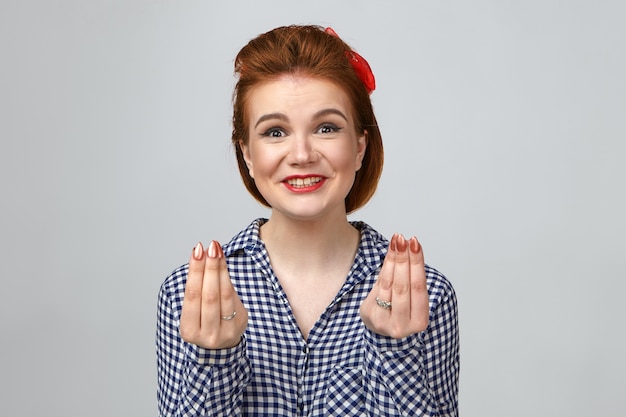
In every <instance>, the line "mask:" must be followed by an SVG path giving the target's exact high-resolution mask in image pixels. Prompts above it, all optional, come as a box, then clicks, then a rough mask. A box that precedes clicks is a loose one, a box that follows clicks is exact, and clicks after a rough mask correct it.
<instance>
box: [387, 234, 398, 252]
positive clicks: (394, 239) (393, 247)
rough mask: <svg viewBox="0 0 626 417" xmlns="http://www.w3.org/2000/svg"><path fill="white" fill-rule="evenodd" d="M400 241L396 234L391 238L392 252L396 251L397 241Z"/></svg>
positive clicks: (390, 246) (390, 247)
mask: <svg viewBox="0 0 626 417" xmlns="http://www.w3.org/2000/svg"><path fill="white" fill-rule="evenodd" d="M397 239H398V234H397V233H394V234H393V236H391V241H390V242H389V250H390V251H392V252H395V251H396V240H397Z"/></svg>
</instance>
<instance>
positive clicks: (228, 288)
mask: <svg viewBox="0 0 626 417" xmlns="http://www.w3.org/2000/svg"><path fill="white" fill-rule="evenodd" d="M235 70H236V73H237V74H238V76H239V79H238V83H237V85H236V87H235V96H234V97H235V100H234V115H233V135H232V141H233V145H234V148H235V152H236V155H237V160H238V163H239V169H240V173H241V176H242V178H243V181H244V184H245V185H246V187H247V189H248V190H249V191H250V193H251V194H252V195H253V196H254V197H255V198H256V199H257V200H259V201H260V202H261V203H263V204H264V205H266V206H268V207H270V208H271V216H270V218H269V219H257V220H255V221H253V222H252V223H251V224H250V225H249V226H248V227H246V228H245V229H244V230H242V231H241V232H240V233H239V234H237V235H236V236H235V237H234V238H233V239H232V240H231V241H230V242H229V243H228V244H226V245H224V246H223V247H222V246H221V245H220V244H219V243H218V242H215V241H212V242H210V243H209V244H208V247H207V249H206V250H205V248H204V247H203V245H202V244H200V243H199V244H198V245H197V246H196V247H195V248H194V250H193V252H192V255H191V258H190V260H189V263H188V264H186V265H183V266H181V267H180V268H178V269H177V270H175V271H174V272H173V273H172V274H171V275H170V276H169V277H168V278H167V279H166V281H165V282H164V283H163V285H162V287H161V291H160V294H159V305H158V308H159V320H158V327H157V359H158V382H159V389H158V402H159V410H160V414H161V415H162V416H235V415H245V416H298V415H303V416H304V415H306V416H330V415H333V416H334V415H337V416H362V415H376V416H421V415H428V416H456V415H457V414H458V411H457V408H458V407H457V391H458V374H459V344H458V321H457V305H456V297H455V293H454V290H453V288H452V286H451V284H450V283H449V281H448V280H447V279H446V278H445V277H444V276H443V275H442V274H441V273H439V272H438V271H436V270H435V269H433V268H431V267H429V266H427V265H425V264H424V257H423V252H422V248H421V245H420V244H419V242H418V241H417V239H416V238H415V237H412V238H410V239H406V238H405V237H404V236H403V235H401V234H395V235H393V236H392V237H391V239H390V241H387V240H386V239H385V238H384V237H383V236H381V235H380V234H379V233H378V232H376V231H375V230H373V229H372V228H371V227H370V226H368V225H367V224H365V223H363V222H349V221H348V219H347V214H348V213H350V212H352V211H354V210H357V209H358V208H360V207H362V206H363V205H364V204H365V203H366V202H367V201H368V200H369V199H370V198H371V196H372V195H373V194H374V191H375V189H376V186H377V183H378V179H379V177H380V174H381V171H382V165H383V147H382V141H381V136H380V131H379V129H378V126H377V123H376V119H375V116H374V113H373V110H372V104H371V101H370V97H369V94H370V93H371V91H372V90H373V89H374V87H375V85H374V77H373V75H372V73H371V70H370V69H369V65H368V64H367V62H366V61H365V60H364V59H363V58H362V57H361V56H360V55H358V54H357V53H356V52H354V51H352V50H351V49H350V47H349V46H348V45H346V44H345V43H344V42H343V41H341V39H339V37H337V35H336V34H335V33H334V32H333V31H332V29H326V30H324V29H323V28H320V27H317V26H289V27H280V28H277V29H274V30H272V31H270V32H268V33H265V34H263V35H260V36H259V37H257V38H256V39H253V40H252V41H250V42H249V43H248V45H246V46H245V47H244V48H243V49H242V50H241V51H240V52H239V54H238V55H237V58H236V60H235Z"/></svg>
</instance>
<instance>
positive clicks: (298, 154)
mask: <svg viewBox="0 0 626 417" xmlns="http://www.w3.org/2000/svg"><path fill="white" fill-rule="evenodd" d="M318 157H319V154H318V153H317V151H315V149H314V147H313V141H312V139H311V138H310V137H309V136H308V135H294V136H293V137H292V143H291V149H290V150H289V162H290V163H291V164H293V165H309V164H311V163H313V162H315V161H316V160H317V159H318Z"/></svg>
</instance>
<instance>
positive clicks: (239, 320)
mask: <svg viewBox="0 0 626 417" xmlns="http://www.w3.org/2000/svg"><path fill="white" fill-rule="evenodd" d="M247 326H248V311H247V310H246V308H245V307H244V305H243V303H242V302H241V300H240V299H239V296H238V295H237V292H236V291H235V288H234V287H233V284H232V283H231V282H230V276H229V275H228V268H227V267H226V259H225V258H224V252H223V251H222V247H221V246H220V244H219V243H218V242H216V241H215V240H213V241H211V244H210V245H209V248H208V249H207V250H206V251H205V250H204V248H203V247H202V244H201V243H198V245H197V246H196V247H195V248H194V249H193V252H192V254H191V259H190V261H189V273H188V275H187V284H186V285H185V298H184V300H183V309H182V312H181V315H180V335H181V337H182V338H183V340H185V341H186V342H189V343H192V344H194V345H198V346H200V347H203V348H205V349H225V348H231V347H234V346H236V345H237V344H239V342H240V341H241V336H242V335H243V333H244V331H245V330H246V327H247Z"/></svg>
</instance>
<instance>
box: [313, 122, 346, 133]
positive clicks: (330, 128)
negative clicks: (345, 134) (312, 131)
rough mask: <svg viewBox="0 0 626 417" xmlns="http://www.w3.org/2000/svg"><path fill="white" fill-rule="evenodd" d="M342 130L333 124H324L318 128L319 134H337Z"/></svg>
mask: <svg viewBox="0 0 626 417" xmlns="http://www.w3.org/2000/svg"><path fill="white" fill-rule="evenodd" d="M340 130H341V128H339V127H337V126H336V125H334V124H332V123H324V124H323V125H321V126H320V127H318V128H317V133H321V134H329V133H337V132H338V131H340Z"/></svg>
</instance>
